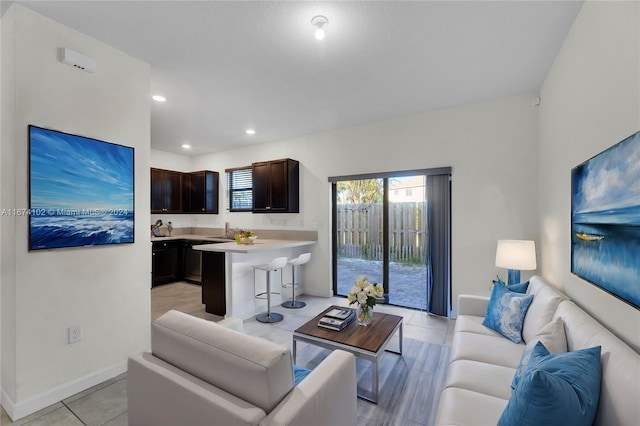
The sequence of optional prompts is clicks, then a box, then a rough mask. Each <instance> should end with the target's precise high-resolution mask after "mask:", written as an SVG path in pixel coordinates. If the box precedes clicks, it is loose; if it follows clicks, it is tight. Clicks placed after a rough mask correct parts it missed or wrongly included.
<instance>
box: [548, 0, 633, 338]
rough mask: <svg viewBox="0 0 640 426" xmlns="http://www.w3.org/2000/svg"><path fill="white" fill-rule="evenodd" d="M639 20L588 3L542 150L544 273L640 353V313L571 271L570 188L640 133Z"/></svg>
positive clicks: (552, 76)
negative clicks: (587, 164) (584, 170)
mask: <svg viewBox="0 0 640 426" xmlns="http://www.w3.org/2000/svg"><path fill="white" fill-rule="evenodd" d="M639 14H640V11H639V3H638V2H613V1H611V2H591V1H588V2H585V4H584V6H583V8H582V10H581V11H580V14H579V15H578V17H577V18H576V21H575V22H574V25H573V27H572V29H571V31H570V33H569V35H568V37H567V39H566V41H565V43H564V45H563V47H562V50H561V51H560V53H559V54H558V57H557V59H556V61H555V63H554V65H553V68H552V69H551V71H550V72H549V75H548V76H547V79H546V80H545V82H544V85H543V87H542V90H541V98H542V103H541V107H540V151H539V152H540V154H539V157H540V162H539V173H540V178H539V181H540V185H539V199H540V207H539V212H540V239H541V248H540V253H541V254H542V258H541V262H540V263H541V267H542V273H543V275H544V276H545V277H546V278H548V279H549V280H550V281H551V282H552V283H553V284H555V285H557V286H558V287H560V288H561V289H563V290H564V291H565V292H566V293H567V294H568V295H569V296H570V297H571V298H572V299H574V300H575V301H576V303H578V304H579V305H581V306H582V307H583V308H584V309H585V310H587V311H588V312H590V313H591V314H592V315H594V316H595V317H596V318H597V319H598V320H600V321H601V322H602V323H604V324H605V325H607V326H608V327H609V328H610V329H611V330H613V331H614V333H616V334H617V335H618V336H619V337H621V338H622V339H623V340H625V341H627V342H628V343H629V344H631V346H633V347H635V349H636V350H640V331H639V328H638V324H640V311H638V310H637V309H634V308H633V307H631V306H629V305H627V304H626V303H624V302H621V301H620V300H618V299H616V298H615V297H613V296H611V295H609V294H608V293H606V292H604V291H602V290H600V289H599V288H598V287H596V286H593V285H591V284H589V283H588V282H586V281H584V280H582V279H580V278H578V277H576V276H573V275H572V274H571V272H570V270H571V263H570V260H571V239H570V235H571V223H570V217H571V200H570V194H571V188H570V184H571V169H572V168H573V167H575V166H576V165H578V164H580V163H582V162H583V161H585V160H587V159H589V158H591V157H592V156H594V155H596V154H598V153H599V152H601V151H603V150H605V149H607V148H608V147H610V146H612V145H614V144H615V143H617V142H619V141H621V140H622V139H624V138H625V137H627V136H629V135H631V134H633V133H635V132H637V131H638V130H640V72H639V64H640V56H639V52H640V26H639ZM630 284H631V283H630ZM632 284H634V285H637V284H638V283H632Z"/></svg>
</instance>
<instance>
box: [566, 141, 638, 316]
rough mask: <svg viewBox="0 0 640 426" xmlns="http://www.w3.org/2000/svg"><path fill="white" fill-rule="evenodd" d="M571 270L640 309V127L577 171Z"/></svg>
mask: <svg viewBox="0 0 640 426" xmlns="http://www.w3.org/2000/svg"><path fill="white" fill-rule="evenodd" d="M571 186H572V199H571V202H572V207H571V210H572V211H571V272H572V273H574V274H576V275H577V276H579V277H581V278H583V279H585V280H587V281H589V282H591V283H593V284H595V285H597V286H599V287H601V288H602V289H604V290H606V291H608V292H609V293H611V294H613V295H614V296H616V297H618V298H621V299H623V300H624V301H626V302H627V303H629V304H630V305H633V306H634V307H635V308H636V309H640V132H638V133H636V134H634V135H632V136H629V137H628V138H626V139H624V140H623V141H622V142H620V143H618V144H616V145H614V146H612V147H611V148H609V149H607V150H606V151H604V152H602V153H600V154H598V155H596V156H595V157H593V158H591V159H590V160H587V161H586V162H584V163H583V164H581V165H579V166H577V167H575V168H574V169H573V170H572V174H571Z"/></svg>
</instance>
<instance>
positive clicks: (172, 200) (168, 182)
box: [151, 169, 183, 213]
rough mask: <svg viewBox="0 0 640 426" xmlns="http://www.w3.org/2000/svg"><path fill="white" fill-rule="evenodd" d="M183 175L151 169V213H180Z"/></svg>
mask: <svg viewBox="0 0 640 426" xmlns="http://www.w3.org/2000/svg"><path fill="white" fill-rule="evenodd" d="M182 191H183V173H181V172H174V171H171V170H162V169H151V213H182V211H183V195H182Z"/></svg>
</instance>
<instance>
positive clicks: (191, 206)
mask: <svg viewBox="0 0 640 426" xmlns="http://www.w3.org/2000/svg"><path fill="white" fill-rule="evenodd" d="M184 178H185V180H186V181H187V188H188V190H187V194H188V196H189V202H188V208H187V213H212V214H218V194H219V191H218V181H219V176H218V172H212V171H209V170H204V171H201V172H191V173H185V176H184Z"/></svg>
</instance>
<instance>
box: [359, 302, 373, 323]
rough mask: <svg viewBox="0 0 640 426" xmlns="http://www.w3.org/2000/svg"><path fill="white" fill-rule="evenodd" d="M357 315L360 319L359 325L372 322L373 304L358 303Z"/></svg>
mask: <svg viewBox="0 0 640 426" xmlns="http://www.w3.org/2000/svg"><path fill="white" fill-rule="evenodd" d="M356 317H357V319H358V325H364V326H367V325H369V324H371V318H372V317H373V306H369V305H364V306H363V305H361V304H359V303H358V305H357V307H356Z"/></svg>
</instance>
